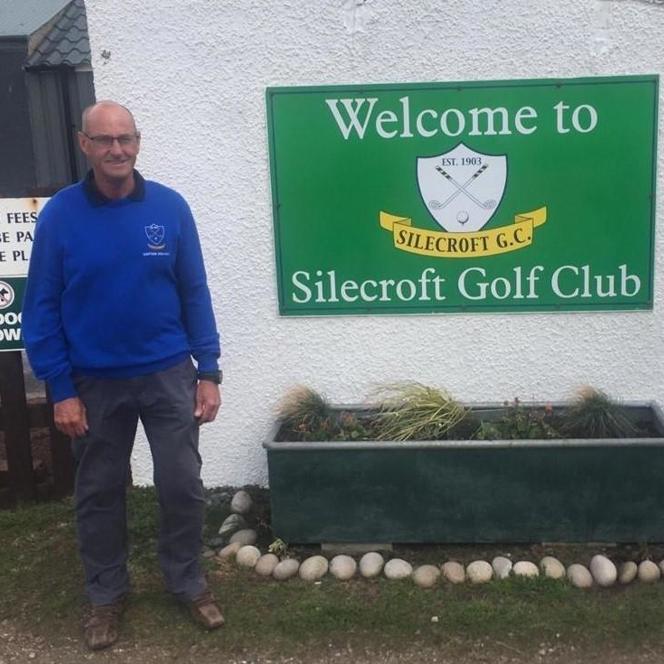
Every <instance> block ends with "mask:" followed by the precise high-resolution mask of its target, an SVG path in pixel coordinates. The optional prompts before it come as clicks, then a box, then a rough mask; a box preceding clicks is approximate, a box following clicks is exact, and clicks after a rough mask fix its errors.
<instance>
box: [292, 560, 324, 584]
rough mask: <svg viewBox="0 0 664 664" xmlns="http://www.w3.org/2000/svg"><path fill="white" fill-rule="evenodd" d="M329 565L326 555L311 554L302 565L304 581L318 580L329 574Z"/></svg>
mask: <svg viewBox="0 0 664 664" xmlns="http://www.w3.org/2000/svg"><path fill="white" fill-rule="evenodd" d="M329 566H330V563H329V562H328V560H327V558H326V557H325V556H311V557H310V558H307V559H306V560H305V561H303V562H302V564H301V565H300V572H299V574H300V578H301V579H302V580H304V581H318V579H322V578H323V577H324V576H325V575H326V574H327V570H328V567H329Z"/></svg>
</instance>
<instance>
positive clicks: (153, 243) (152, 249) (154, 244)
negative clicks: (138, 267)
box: [143, 224, 171, 256]
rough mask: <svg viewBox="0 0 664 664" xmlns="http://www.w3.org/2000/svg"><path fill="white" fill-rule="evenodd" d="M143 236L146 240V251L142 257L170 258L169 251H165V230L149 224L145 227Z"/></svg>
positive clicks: (157, 225)
mask: <svg viewBox="0 0 664 664" xmlns="http://www.w3.org/2000/svg"><path fill="white" fill-rule="evenodd" d="M145 235H146V237H147V238H148V249H149V251H144V252H143V256H170V255H171V252H170V251H164V249H166V241H165V236H166V229H165V228H164V227H163V226H160V225H159V224H150V225H149V226H145Z"/></svg>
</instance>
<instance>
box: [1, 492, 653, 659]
mask: <svg viewBox="0 0 664 664" xmlns="http://www.w3.org/2000/svg"><path fill="white" fill-rule="evenodd" d="M128 513H129V524H130V542H131V545H130V546H131V554H130V569H131V573H132V578H133V584H134V593H133V595H132V598H131V600H130V603H129V607H128V614H127V615H128V619H127V620H126V621H125V625H126V627H125V630H124V632H123V639H126V641H127V642H134V643H136V644H144V645H155V644H158V645H160V646H164V647H168V648H170V649H171V650H172V651H173V652H176V653H177V652H180V651H184V650H185V649H187V648H189V647H190V646H192V645H194V644H197V646H198V647H200V648H203V649H206V648H208V649H211V650H214V649H217V648H219V649H220V650H221V649H223V650H224V651H225V652H227V653H240V652H246V651H251V650H253V651H256V650H257V649H259V650H261V649H262V650H265V651H275V650H278V651H279V652H280V653H282V654H283V653H288V652H294V651H297V650H300V649H301V648H317V647H320V644H321V643H324V644H329V643H334V644H342V645H344V646H346V645H351V646H353V647H360V648H361V647H371V646H375V647H383V648H385V647H386V648H394V649H399V648H400V647H402V646H403V644H404V643H411V644H412V643H413V640H414V639H416V640H417V643H418V644H421V645H422V647H439V646H442V645H444V644H449V643H450V642H451V641H453V642H454V643H457V644H470V643H473V642H475V641H476V640H478V639H488V640H490V641H494V642H502V643H505V642H509V644H510V647H515V648H527V647H529V646H532V644H538V643H540V642H548V643H560V642H561V641H564V642H565V643H567V644H575V646H577V647H579V648H584V647H587V648H596V647H602V648H605V647H607V646H611V647H615V648H616V649H619V650H621V651H623V650H625V651H629V650H630V649H631V648H634V647H635V646H638V645H639V644H642V643H646V642H647V643H648V644H649V646H650V647H655V648H656V647H661V646H664V622H663V621H662V620H661V618H660V616H661V615H662V610H663V609H664V585H662V584H655V585H652V586H648V585H643V584H638V583H636V584H633V585H631V586H629V587H626V588H623V587H615V588H610V589H605V590H601V589H593V590H591V591H580V590H577V589H575V588H572V587H571V586H569V585H568V584H567V583H564V582H556V581H551V580H549V579H544V578H539V579H532V580H531V579H508V580H506V581H501V582H493V583H491V584H488V585H485V586H471V585H468V584H466V585H462V586H450V585H448V584H441V585H439V586H438V587H437V588H435V589H433V590H429V591H423V590H420V589H418V588H416V587H415V586H414V585H413V583H412V582H410V581H401V582H395V581H387V580H386V579H377V580H372V581H367V580H364V579H355V580H353V581H351V582H347V583H342V582H338V581H335V580H334V579H332V578H330V577H326V578H325V579H324V580H323V581H322V582H321V583H320V585H314V584H308V583H304V582H302V581H300V580H291V581H289V582H286V583H277V582H273V581H266V580H264V579H261V578H258V577H257V576H255V575H254V574H253V573H251V572H246V571H242V570H239V569H237V568H236V567H235V566H234V564H232V563H226V564H224V565H221V566H219V565H218V564H216V563H209V571H210V572H211V584H212V585H213V587H214V590H215V592H216V593H217V595H218V596H219V598H220V599H221V601H222V604H223V606H224V610H225V615H226V618H227V622H228V628H226V629H224V630H221V631H219V632H216V633H212V634H204V633H202V632H201V631H199V629H198V628H197V627H196V626H195V625H193V624H192V623H190V622H189V621H188V620H186V619H184V618H185V613H184V609H183V608H182V607H180V606H179V605H177V604H176V603H175V602H173V601H172V599H171V598H170V597H168V596H167V595H166V594H165V593H164V592H163V589H162V583H161V576H160V573H159V569H158V564H157V558H156V551H155V549H156V528H157V512H156V498H155V495H154V491H153V490H152V489H132V490H131V491H130V492H129V497H128ZM210 517H211V518H213V519H214V521H215V526H214V527H210V529H209V531H210V532H214V530H215V528H217V527H218V525H217V523H216V522H217V521H218V519H221V518H223V509H222V508H219V509H217V510H216V511H215V510H210ZM0 532H1V533H2V546H0V588H2V592H0V620H3V619H11V620H12V622H13V623H14V624H16V625H18V626H20V627H22V628H24V629H26V630H28V631H29V632H31V633H33V634H35V635H39V636H44V637H45V638H47V639H49V642H51V643H57V642H58V639H63V638H66V637H71V636H76V635H78V634H79V632H80V620H81V613H82V609H83V607H84V606H85V599H84V597H83V590H82V585H83V583H82V569H81V566H80V563H79V562H78V557H77V552H76V537H75V525H74V515H73V509H72V504H71V501H70V500H65V501H61V502H53V503H48V504H39V505H26V506H23V507H20V508H18V509H16V510H14V511H0ZM417 551H419V553H420V555H421V556H422V557H423V558H424V557H426V558H428V562H438V563H441V562H443V561H444V560H445V559H446V558H449V557H456V558H458V559H463V560H464V561H465V562H467V561H468V560H470V559H472V557H473V556H472V554H473V553H477V554H482V553H486V552H487V550H486V548H485V549H484V550H482V551H478V548H477V547H476V548H475V550H473V549H472V548H468V547H465V548H464V547H457V548H452V547H428V548H426V547H422V548H419V549H416V548H414V549H411V550H410V551H409V550H407V549H404V550H402V551H397V552H395V555H403V557H406V558H408V559H411V560H412V559H413V556H411V555H410V554H411V553H415V552H417ZM578 551H580V552H581V553H583V552H584V551H585V553H586V554H587V558H588V559H589V557H590V556H591V555H592V553H594V552H596V549H595V550H593V549H591V548H589V547H587V548H586V549H583V547H580V548H579V549H578ZM425 554H426V555H425ZM494 555H495V552H494ZM415 557H416V556H415ZM478 557H479V556H478ZM580 557H581V558H583V555H581V556H580ZM586 561H587V560H586ZM565 562H569V561H565ZM433 616H435V617H437V622H432V617H433Z"/></svg>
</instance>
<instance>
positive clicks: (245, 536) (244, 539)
mask: <svg viewBox="0 0 664 664" xmlns="http://www.w3.org/2000/svg"><path fill="white" fill-rule="evenodd" d="M257 538H258V536H257V535H256V531H255V530H252V529H251V528H244V529H243V530H238V531H237V532H236V533H234V534H233V535H231V539H230V543H231V544H233V542H239V543H240V544H241V545H242V546H245V545H247V544H256V539H257Z"/></svg>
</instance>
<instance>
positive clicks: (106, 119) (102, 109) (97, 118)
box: [78, 105, 140, 185]
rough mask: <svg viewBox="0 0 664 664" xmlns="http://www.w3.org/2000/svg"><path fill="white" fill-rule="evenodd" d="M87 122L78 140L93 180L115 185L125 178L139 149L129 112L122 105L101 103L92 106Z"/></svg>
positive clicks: (125, 179) (137, 137) (130, 170)
mask: <svg viewBox="0 0 664 664" xmlns="http://www.w3.org/2000/svg"><path fill="white" fill-rule="evenodd" d="M86 125H87V126H86V127H85V131H84V132H79V134H78V140H79V145H80V146H81V150H82V151H83V153H84V154H85V156H86V157H87V158H88V161H89V162H90V166H91V167H92V170H93V171H94V174H95V179H96V180H98V181H99V180H105V181H107V182H110V183H113V184H116V185H117V184H121V183H122V182H125V181H127V180H128V179H129V178H130V177H131V175H132V172H133V169H134V164H135V163H136V157H137V155H138V152H139V149H140V136H139V135H138V134H137V132H136V127H135V125H134V121H133V119H132V117H131V115H130V114H129V113H128V112H127V111H126V110H125V109H124V108H122V107H121V106H114V105H102V106H99V107H97V108H94V109H92V111H91V112H90V113H89V115H88V118H87V123H86ZM111 139H114V140H111Z"/></svg>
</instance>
